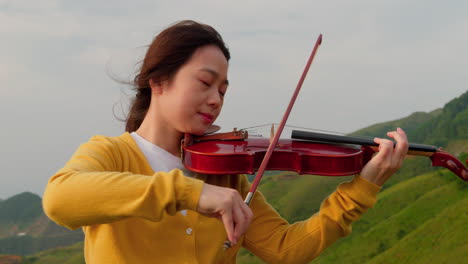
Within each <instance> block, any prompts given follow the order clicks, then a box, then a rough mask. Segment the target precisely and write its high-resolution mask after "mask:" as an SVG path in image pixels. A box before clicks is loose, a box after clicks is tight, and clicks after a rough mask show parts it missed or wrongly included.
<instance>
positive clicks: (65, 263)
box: [21, 242, 85, 264]
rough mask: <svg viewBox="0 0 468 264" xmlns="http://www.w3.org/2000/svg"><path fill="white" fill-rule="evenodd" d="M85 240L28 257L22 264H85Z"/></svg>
mask: <svg viewBox="0 0 468 264" xmlns="http://www.w3.org/2000/svg"><path fill="white" fill-rule="evenodd" d="M84 263H85V261H84V255H83V242H79V243H76V244H74V245H73V246H70V247H64V248H56V249H49V250H46V251H42V252H40V253H37V254H35V255H32V256H29V257H26V258H25V259H24V261H23V262H21V264H84Z"/></svg>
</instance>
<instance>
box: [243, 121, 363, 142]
mask: <svg viewBox="0 0 468 264" xmlns="http://www.w3.org/2000/svg"><path fill="white" fill-rule="evenodd" d="M271 125H274V126H275V127H277V126H279V124H278V123H269V124H263V125H257V126H251V127H247V128H244V130H246V131H247V132H249V134H253V135H255V134H261V132H259V128H266V127H270V126H271ZM285 127H286V128H291V129H292V128H296V129H301V130H306V131H313V132H321V133H326V134H333V135H339V136H344V135H345V134H344V133H341V132H336V131H331V130H325V129H316V128H309V127H301V126H294V125H286V126H285ZM355 137H359V138H364V139H370V138H371V137H364V136H355Z"/></svg>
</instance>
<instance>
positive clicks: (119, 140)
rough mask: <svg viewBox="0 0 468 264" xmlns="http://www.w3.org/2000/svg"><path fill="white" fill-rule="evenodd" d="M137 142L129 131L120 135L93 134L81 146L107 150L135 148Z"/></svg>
mask: <svg viewBox="0 0 468 264" xmlns="http://www.w3.org/2000/svg"><path fill="white" fill-rule="evenodd" d="M135 146H136V145H135V142H134V141H133V139H132V137H131V136H130V134H129V133H128V132H125V133H123V134H121V135H120V136H114V137H110V136H103V135H95V136H92V137H91V138H90V139H89V140H88V141H87V142H86V143H83V144H81V145H80V148H85V149H94V150H105V151H118V150H120V149H129V148H130V149H131V148H135Z"/></svg>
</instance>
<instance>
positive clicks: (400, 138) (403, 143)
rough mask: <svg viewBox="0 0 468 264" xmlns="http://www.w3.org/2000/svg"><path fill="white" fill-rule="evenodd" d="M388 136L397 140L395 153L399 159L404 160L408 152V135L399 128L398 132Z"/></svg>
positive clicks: (390, 133)
mask: <svg viewBox="0 0 468 264" xmlns="http://www.w3.org/2000/svg"><path fill="white" fill-rule="evenodd" d="M388 136H389V137H391V138H393V139H395V141H396V142H397V144H396V146H395V150H394V152H395V154H396V155H397V157H398V159H400V160H403V159H404V158H405V156H406V153H407V152H408V138H407V136H406V133H405V132H404V131H403V129H401V128H397V131H394V132H389V134H388Z"/></svg>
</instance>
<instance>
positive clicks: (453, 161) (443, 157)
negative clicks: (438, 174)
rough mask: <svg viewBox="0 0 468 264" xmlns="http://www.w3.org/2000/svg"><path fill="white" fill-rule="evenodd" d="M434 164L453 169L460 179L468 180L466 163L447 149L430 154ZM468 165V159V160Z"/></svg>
mask: <svg viewBox="0 0 468 264" xmlns="http://www.w3.org/2000/svg"><path fill="white" fill-rule="evenodd" d="M430 159H431V161H432V166H440V167H444V168H447V169H449V170H451V171H452V172H453V173H455V174H456V175H457V176H458V177H460V179H462V180H464V181H468V170H467V169H466V167H465V165H463V163H462V162H461V161H459V160H458V159H457V158H455V157H454V156H452V155H451V154H450V153H448V152H445V151H437V152H435V153H434V154H432V155H431V156H430ZM466 163H467V165H468V159H467V161H466Z"/></svg>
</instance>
